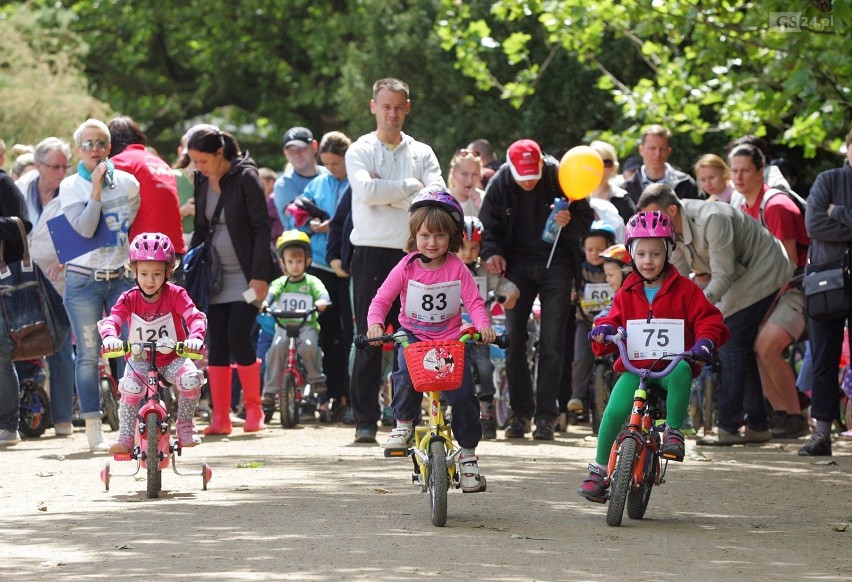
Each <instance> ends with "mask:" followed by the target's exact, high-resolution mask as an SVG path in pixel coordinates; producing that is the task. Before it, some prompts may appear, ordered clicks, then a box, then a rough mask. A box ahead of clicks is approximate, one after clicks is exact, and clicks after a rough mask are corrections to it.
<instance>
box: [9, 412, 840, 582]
mask: <svg viewBox="0 0 852 582" xmlns="http://www.w3.org/2000/svg"><path fill="white" fill-rule="evenodd" d="M386 430H387V429H384V431H386ZM48 432H49V433H52V431H48ZM352 436H353V430H352V428H351V427H343V426H337V427H335V426H320V425H316V424H307V425H305V426H303V427H302V428H299V429H296V430H288V431H285V430H282V429H281V428H280V427H273V428H270V429H267V431H265V432H264V433H262V434H261V435H246V434H243V433H242V432H239V429H238V431H237V432H235V433H234V435H232V437H231V438H229V439H219V438H208V439H206V442H205V443H204V444H203V445H201V446H200V447H197V448H195V449H191V450H186V451H185V454H184V456H183V458H182V459H181V461H182V467H183V468H184V469H186V470H192V471H194V472H198V471H200V460H201V459H202V458H206V459H207V460H208V461H209V462H210V464H211V465H212V466H213V471H214V474H213V480H212V481H211V483H210V487H209V490H208V491H202V490H201V477H200V476H198V475H197V476H193V477H191V478H181V477H178V476H177V475H175V474H174V473H172V472H171V471H170V472H168V473H166V474H164V475H163V486H164V488H165V489H166V491H165V492H164V493H163V494H162V497H161V499H157V500H149V499H146V498H145V493H144V490H145V483H144V480H134V479H132V478H118V477H114V478H113V481H112V484H111V490H110V491H109V492H105V491H104V490H103V487H102V485H101V483H100V481H99V478H98V472H99V470H100V468H101V466H102V465H103V463H104V461H105V460H106V458H105V457H104V456H103V455H99V456H94V455H92V454H90V453H89V452H88V451H87V450H85V436H84V435H83V434H82V432H77V433H75V435H74V437H73V438H71V439H62V438H53V437H42V438H41V439H36V440H30V441H25V442H23V443H22V444H20V445H18V446H16V447H12V448H10V449H7V450H2V451H0V460H2V469H0V499H2V507H3V510H2V516H0V578H2V579H3V580H26V581H32V580H35V579H46V580H72V579H73V580H89V579H118V577H119V576H120V577H121V578H122V579H143V578H144V579H150V580H154V579H164V578H166V577H167V578H168V579H182V580H293V579H298V580H338V579H365V580H392V579H393V580H396V579H414V578H419V577H428V578H434V579H445V580H458V579H491V580H619V579H621V580H623V579H626V578H627V577H628V576H630V577H631V578H633V579H641V578H646V579H677V578H681V577H689V578H691V579H701V580H702V582H704V581H710V580H726V581H729V580H745V579H748V580H803V579H810V580H816V579H818V580H849V579H850V576H852V525H850V524H852V443H836V444H835V455H834V457H831V458H830V459H828V458H824V459H811V458H802V457H798V456H797V455H796V450H797V448H798V443H797V442H794V441H786V442H784V444H779V443H771V444H767V445H763V446H747V447H733V448H727V449H724V448H723V449H714V448H709V449H708V448H706V447H705V448H700V449H695V448H692V447H690V449H689V450H688V458H687V462H685V463H684V464H683V465H677V466H671V467H670V471H669V474H668V482H667V483H666V484H665V485H664V486H662V487H660V488H657V489H655V490H654V493H653V495H652V498H651V503H650V506H649V508H648V512H647V516H646V519H644V520H642V521H631V520H629V519H627V517H626V516H625V519H624V525H623V526H622V527H620V528H611V527H608V526H607V525H606V523H605V521H604V515H605V510H606V508H605V506H603V505H597V504H591V503H589V502H586V501H585V500H583V499H581V498H580V497H579V496H577V494H576V492H575V491H576V488H577V485H578V483H579V481H580V480H581V479H582V477H583V476H584V474H585V467H586V465H587V463H588V461H589V460H590V459H591V457H592V456H593V448H594V442H593V441H592V440H590V437H589V432H588V430H587V429H584V428H577V427H571V432H569V433H567V434H564V435H558V436H557V440H556V441H554V442H552V443H545V444H541V443H533V441H531V440H528V441H526V442H522V443H517V442H508V441H504V440H499V441H492V442H485V443H483V444H482V445H481V447H480V449H479V453H480V455H481V459H482V460H481V466H482V469H483V472H484V473H485V474H486V475H487V476H488V491H487V492H486V493H482V494H475V495H463V494H461V493H460V492H459V491H451V492H450V494H449V518H448V522H447V527H445V528H435V527H433V526H432V525H431V524H430V522H429V515H428V498H427V497H426V496H425V495H421V494H420V493H418V492H417V491H416V490H415V488H414V487H413V486H412V485H411V484H410V461H408V460H407V459H405V460H391V459H384V458H383V457H382V456H381V450H380V449H379V448H378V447H376V446H369V445H355V444H352V442H351V441H352ZM382 436H383V431H382V432H380V434H379V437H380V439H381V438H382ZM128 465H129V464H128V463H122V464H117V463H113V470H114V471H124V472H128V471H129V466H128Z"/></svg>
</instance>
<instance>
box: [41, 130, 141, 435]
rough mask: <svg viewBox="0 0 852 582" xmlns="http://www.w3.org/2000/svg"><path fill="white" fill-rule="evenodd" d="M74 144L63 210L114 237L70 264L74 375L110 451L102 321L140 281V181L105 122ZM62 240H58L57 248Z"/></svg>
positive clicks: (79, 133)
mask: <svg viewBox="0 0 852 582" xmlns="http://www.w3.org/2000/svg"><path fill="white" fill-rule="evenodd" d="M74 142H75V143H76V145H77V155H78V156H79V157H80V163H79V164H78V165H77V173H76V174H73V175H71V176H68V177H67V178H64V179H63V180H62V182H61V183H60V185H59V200H60V204H61V206H62V213H63V214H64V215H65V217H66V218H67V219H68V222H69V223H70V225H71V228H72V229H74V231H75V232H76V233H77V234H79V235H80V236H81V237H83V238H88V239H92V238H95V234H96V233H97V232H98V226H99V225H100V224H101V223H103V224H104V225H105V227H106V229H107V230H108V231H109V236H108V240H107V242H105V243H104V244H102V245H101V246H98V247H97V248H94V250H90V251H88V252H85V253H83V254H81V255H80V256H78V257H75V258H73V259H71V260H70V261H68V262H67V264H66V265H65V309H66V310H67V311H68V318H69V319H70V320H71V330H72V331H73V333H74V337H75V338H76V340H77V358H76V361H75V364H74V376H75V379H76V382H77V401H78V403H79V405H80V416H81V417H82V418H83V419H85V421H86V438H87V439H88V442H89V449H91V450H92V451H106V450H107V449H108V448H109V447H108V446H107V444H106V443H105V442H104V438H103V434H102V432H101V416H102V415H103V412H102V411H101V399H100V388H99V384H98V358H99V357H100V348H101V336H100V334H98V328H97V323H98V321H99V320H100V319H101V318H102V317H103V315H104V313H109V311H110V309H112V306H113V305H114V304H115V302H116V301H117V300H118V297H119V295H121V294H122V293H124V292H125V291H127V290H128V289H130V288H131V287H132V286H133V284H134V282H133V279H132V278H131V276H130V272H129V271H128V270H127V269H126V268H125V263H126V262H127V252H128V249H129V244H130V241H129V240H128V236H127V233H128V231H129V230H130V225H131V224H132V223H133V219H134V218H136V213H137V212H138V211H139V182H137V181H136V178H134V177H133V176H132V175H131V174H128V173H127V172H122V171H121V170H117V169H115V167H114V166H113V164H112V162H111V161H110V160H109V159H108V157H109V154H110V150H111V148H112V144H111V136H110V133H109V129H108V128H107V126H106V124H105V123H104V122H102V121H99V120H97V119H88V120H86V121H85V122H83V123H82V124H81V125H80V127H78V128H77V130H76V131H75V132H74ZM101 228H103V227H101ZM60 244H61V243H60V242H57V247H58V246H59V245H60ZM123 368H124V366H123V362H119V371H118V373H119V376H121V375H123V372H124V370H123Z"/></svg>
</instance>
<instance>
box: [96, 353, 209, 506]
mask: <svg viewBox="0 0 852 582" xmlns="http://www.w3.org/2000/svg"><path fill="white" fill-rule="evenodd" d="M158 349H159V350H163V349H169V348H165V347H164V346H162V345H158V344H157V342H155V341H152V342H133V343H131V342H124V343H123V344H122V349H121V350H117V351H113V352H105V353H104V357H105V358H118V357H121V356H124V355H126V354H128V353H129V354H132V355H133V356H134V357H138V356H141V355H142V354H143V352H144V351H145V350H148V354H149V355H148V363H149V364H150V365H149V368H148V375H147V380H148V381H147V384H146V393H145V396H144V397H143V398H142V406H141V407H140V408H139V414H138V415H137V417H136V429H137V430H136V435H137V437H138V438H137V444H136V445H135V446H134V447H133V450H132V451H131V452H130V453H123V454H116V455H113V460H115V461H132V460H135V461H136V470H135V471H134V472H133V473H130V474H129V475H115V476H122V477H133V476H135V475H136V474H137V473H139V470H140V469H142V468H144V469H145V470H146V472H147V477H148V482H147V495H148V498H150V499H156V498H157V497H159V496H160V491H161V490H162V472H163V469H168V468H169V462H171V465H172V470H174V472H175V474H177V475H180V476H182V477H192V476H196V475H198V473H181V472H180V471H178V469H177V463H176V458H175V457H176V456H178V457H179V456H180V454H181V446H180V442H179V441H178V439H176V438H172V436H171V431H170V430H169V428H170V424H171V421H172V418H171V415H170V414H169V412H168V410H167V408H166V403H165V401H164V399H163V393H164V390H166V389H169V388H168V386H166V384H165V383H164V382H163V380H162V379H161V378H160V371H159V369H158V368H157V350H158ZM170 349H172V350H173V351H174V352H175V353H176V354H177V355H178V356H180V357H182V358H190V359H192V360H198V359H201V357H202V355H201V354H199V353H195V352H187V351H185V348H184V344H183V342H178V343H176V344H174V346H173V347H172V348H170ZM200 475H201V482H202V488H203V489H204V490H205V491H206V490H207V482H208V481H210V479H211V478H212V476H213V470H212V469H211V468H210V465H208V464H207V463H206V462H204V461H202V463H201V473H200ZM112 476H113V474H112V473H111V472H110V463H109V461H107V463H106V465H105V466H104V468H103V469H101V481H103V482H104V486H105V487H106V490H107V491H109V482H110V478H111V477H112Z"/></svg>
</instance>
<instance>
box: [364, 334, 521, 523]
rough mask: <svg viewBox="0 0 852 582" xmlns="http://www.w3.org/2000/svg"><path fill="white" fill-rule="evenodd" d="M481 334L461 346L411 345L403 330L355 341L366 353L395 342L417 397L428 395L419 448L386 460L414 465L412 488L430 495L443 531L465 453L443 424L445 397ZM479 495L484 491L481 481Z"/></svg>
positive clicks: (504, 341)
mask: <svg viewBox="0 0 852 582" xmlns="http://www.w3.org/2000/svg"><path fill="white" fill-rule="evenodd" d="M480 339H481V338H480V336H479V334H478V333H464V334H463V335H462V336H461V337H460V338H459V339H458V340H441V341H422V342H415V343H409V341H408V334H407V333H406V332H405V331H404V330H400V331H397V332H396V333H394V334H390V335H383V336H380V337H377V338H374V339H369V338H367V337H366V336H364V335H358V336H356V337H355V347H357V348H358V349H364V348H366V347H367V346H369V345H370V344H378V343H387V342H391V341H393V342H396V343H398V344H399V345H401V346H402V347H403V348H404V350H405V351H404V352H403V353H404V355H405V361H406V364H407V365H408V371H409V374H410V375H411V382H412V384H413V385H414V390H415V391H417V392H426V393H428V400H429V423H428V425H427V426H416V427H415V428H414V446H413V447H412V448H410V449H385V457H407V456H411V459H412V462H413V464H414V474H413V475H412V478H411V480H412V482H413V483H414V484H415V485H416V486H419V487H420V491H421V492H422V493H427V492H428V493H429V505H430V510H431V518H432V525H435V526H437V527H443V526H444V525H446V523H447V491H448V490H449V488H450V484H452V486H453V487H454V488H456V489H458V488H460V486H461V484H460V474H459V467H458V458H459V455H460V454H461V448H460V447H457V446H455V444H454V443H453V433H452V429H451V428H450V426H449V425H448V424H446V423H445V422H444V416H443V414H442V412H441V392H442V391H444V390H455V389H457V388H459V387H460V386H461V383H462V378H463V375H464V366H465V361H464V344H465V342H468V341H479V340H480ZM495 343H496V344H498V345H499V346H500V347H502V348H506V347H508V345H509V339H508V337H507V336H505V335H502V336H499V337H498V338H497V341H496V342H495ZM481 479H482V486H481V488H480V489H479V491H485V488H486V482H485V477H482V478H481Z"/></svg>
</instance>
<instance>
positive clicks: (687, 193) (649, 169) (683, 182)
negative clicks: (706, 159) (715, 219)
mask: <svg viewBox="0 0 852 582" xmlns="http://www.w3.org/2000/svg"><path fill="white" fill-rule="evenodd" d="M671 141H672V132H671V131H669V130H668V129H666V128H665V127H663V126H662V125H649V126H648V127H646V128H645V130H644V131H643V132H642V141H641V142H640V143H639V155H640V156H642V166H641V167H640V168H639V171H638V172H636V173H635V174H634V175H633V178H631V179H630V180H628V181H627V182H625V183H624V186H623V187H624V189H625V190H627V193H628V194H630V197H631V198H632V199H633V202H636V203H638V202H639V196H641V195H642V192H643V191H644V190H645V188H647V187H648V186H650V185H651V184H656V183H659V182H662V183H664V184H668V185H669V186H671V189H672V190H674V191H675V194H677V197H678V198H680V199H681V200H683V199H685V198H699V199H702V200H703V199H705V198H706V196H704V194H702V193H699V192H698V187H697V186H696V185H695V180H693V179H692V177H690V176H689V175H688V174H684V173H683V172H681V171H679V170H675V169H674V168H673V167H672V166H671V165H670V164H669V163H668V159H669V156H670V155H671V153H672V146H671Z"/></svg>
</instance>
